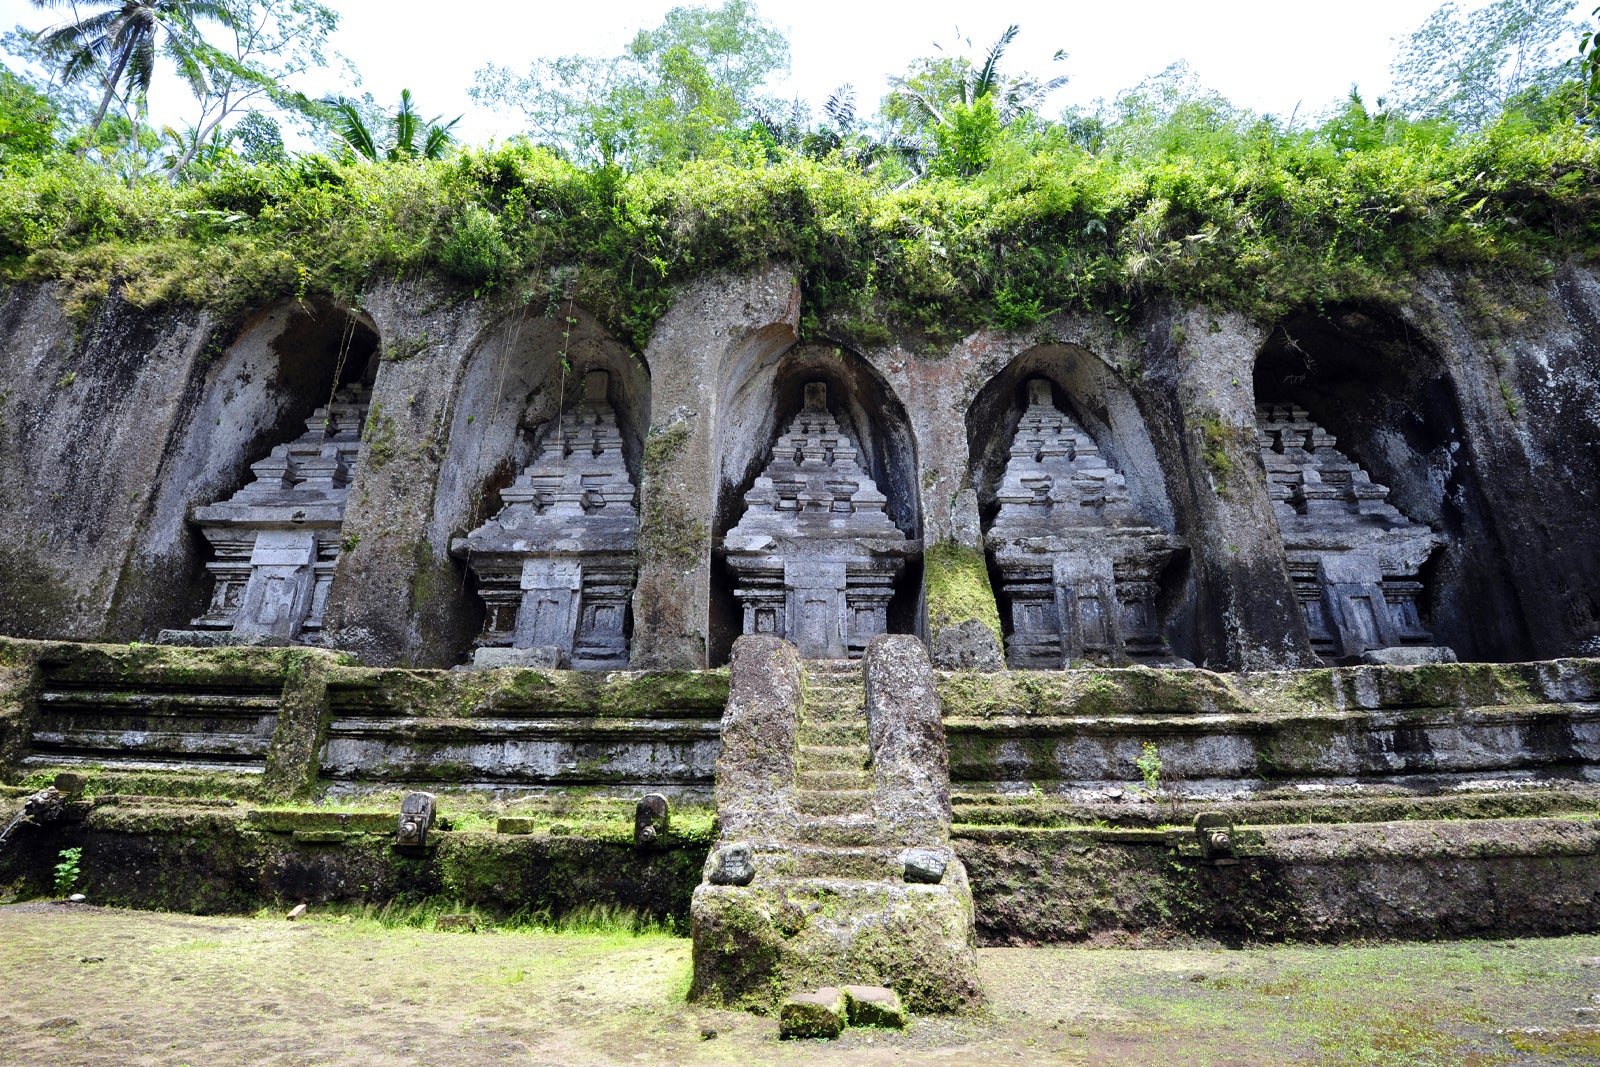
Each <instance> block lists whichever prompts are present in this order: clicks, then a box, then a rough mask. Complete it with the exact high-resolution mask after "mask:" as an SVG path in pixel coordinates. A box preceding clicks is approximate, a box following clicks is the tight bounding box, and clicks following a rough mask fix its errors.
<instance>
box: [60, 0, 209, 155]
mask: <svg viewBox="0 0 1600 1067" xmlns="http://www.w3.org/2000/svg"><path fill="white" fill-rule="evenodd" d="M33 5H34V6H35V7H37V8H41V9H59V8H62V7H69V8H71V10H72V12H73V14H74V16H75V17H74V18H73V19H70V20H68V21H67V22H65V23H63V24H62V25H60V26H57V27H55V28H53V29H49V30H45V31H43V32H42V33H40V34H39V36H38V41H39V44H40V46H41V48H42V50H43V52H44V54H45V56H47V57H49V58H51V59H53V60H55V61H56V62H57V64H58V69H59V74H60V77H61V80H62V81H63V82H66V83H69V84H70V83H73V82H77V81H81V80H83V79H85V78H98V79H99V80H100V81H101V83H102V85H103V86H104V95H103V96H102V97H101V99H100V106H99V108H98V109H97V110H96V111H95V114H94V118H93V119H91V120H90V123H89V139H90V140H93V138H94V136H95V134H96V133H97V132H98V131H99V129H100V124H101V123H102V122H104V121H105V117H106V111H107V109H109V108H110V106H111V102H112V101H113V100H114V99H116V98H117V96H118V94H119V92H120V93H121V94H122V95H123V96H124V98H125V99H127V100H128V101H129V102H131V103H135V110H136V112H137V110H138V107H137V103H136V102H138V101H142V100H143V99H144V98H145V97H146V96H148V95H149V92H150V82H151V80H152V79H153V78H154V77H155V71H156V61H157V58H158V57H160V56H163V55H164V56H166V57H167V59H168V60H169V61H170V62H171V63H172V64H173V66H174V68H175V69H176V71H177V73H178V75H179V76H180V77H182V78H183V79H184V80H185V81H187V82H188V83H189V86H190V88H191V89H193V90H194V93H195V95H196V96H200V95H201V94H202V93H204V92H205V89H206V46H205V45H204V42H203V41H202V40H201V37H200V31H199V27H198V23H200V22H202V21H213V22H226V21H227V20H228V19H229V18H230V17H231V16H230V13H229V11H228V9H227V7H226V6H225V5H224V4H223V3H221V2H220V0H100V5H99V6H102V7H104V8H105V10H102V11H98V12H94V13H91V14H88V15H84V16H82V17H76V16H77V10H78V5H77V3H76V0H33Z"/></svg>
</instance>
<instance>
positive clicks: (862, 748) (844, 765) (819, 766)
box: [795, 744, 872, 772]
mask: <svg viewBox="0 0 1600 1067" xmlns="http://www.w3.org/2000/svg"><path fill="white" fill-rule="evenodd" d="M871 762H872V750H871V749H870V748H869V747H868V746H867V745H865V744H860V745H801V746H800V750H799V753H798V754H797V755H796V757H795V766H796V767H797V768H798V769H799V770H801V771H802V772H810V771H856V770H864V769H866V768H867V767H868V766H869V765H870V764H871Z"/></svg>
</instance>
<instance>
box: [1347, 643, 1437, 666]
mask: <svg viewBox="0 0 1600 1067" xmlns="http://www.w3.org/2000/svg"><path fill="white" fill-rule="evenodd" d="M1361 662H1362V663H1366V664H1371V665H1373V666H1382V667H1421V666H1424V665H1426V664H1430V663H1454V662H1456V650H1455V649H1453V648H1449V647H1448V646H1445V645H1403V646H1401V647H1399V648H1369V649H1367V650H1366V651H1365V652H1363V653H1361Z"/></svg>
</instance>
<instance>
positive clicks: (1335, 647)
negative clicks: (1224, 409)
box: [1256, 404, 1455, 661]
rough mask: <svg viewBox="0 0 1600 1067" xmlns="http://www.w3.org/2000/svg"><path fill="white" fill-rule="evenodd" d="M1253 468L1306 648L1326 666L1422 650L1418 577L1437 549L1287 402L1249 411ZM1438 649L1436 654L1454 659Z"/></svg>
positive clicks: (1425, 640)
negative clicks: (1256, 442)
mask: <svg viewBox="0 0 1600 1067" xmlns="http://www.w3.org/2000/svg"><path fill="white" fill-rule="evenodd" d="M1256 425H1257V428H1258V432H1259V435H1260V443H1261V462H1262V464H1263V465H1264V466H1265V467H1266V470H1267V489H1268V492H1269V493H1270V494H1271V496H1272V507H1273V511H1274V512H1275V513H1276V515H1277V518H1278V531H1279V534H1280V535H1281V536H1282V538H1283V548H1284V552H1285V554H1286V556H1287V558H1288V563H1289V575H1290V577H1291V578H1292V579H1293V581H1294V587H1295V595H1296V597H1297V598H1298V599H1299V601H1300V608H1301V610H1302V611H1303V612H1304V613H1305V618H1306V627H1307V629H1308V630H1309V631H1310V634H1311V645H1312V647H1313V648H1314V649H1316V651H1317V653H1318V655H1320V656H1322V657H1323V658H1324V659H1326V660H1329V661H1335V660H1340V659H1348V658H1351V657H1355V656H1358V655H1360V654H1362V653H1366V652H1372V651H1373V650H1376V649H1386V648H1398V647H1401V646H1407V645H1411V646H1426V645H1429V644H1430V642H1432V640H1433V635H1432V634H1431V633H1429V632H1428V630H1427V629H1426V628H1425V627H1424V626H1423V624H1422V618H1421V615H1420V612H1419V611H1418V608H1417V599H1418V597H1419V596H1420V595H1421V594H1422V591H1423V585H1422V582H1421V580H1420V579H1419V577H1418V575H1419V573H1420V572H1421V570H1422V567H1423V565H1424V564H1425V563H1426V562H1427V561H1428V558H1429V557H1430V556H1431V555H1433V553H1434V551H1435V550H1436V549H1438V548H1439V546H1440V545H1441V544H1443V539H1442V538H1441V537H1439V535H1438V534H1436V533H1435V532H1434V531H1433V530H1432V529H1431V528H1430V527H1428V526H1424V525H1422V524H1421V523H1416V522H1412V521H1411V520H1410V519H1409V518H1407V517H1406V516H1405V515H1403V514H1402V513H1401V512H1400V510H1399V509H1398V508H1396V507H1395V506H1394V505H1393V504H1390V503H1389V489H1388V487H1387V486H1383V485H1379V484H1378V483H1376V482H1374V481H1373V480H1372V478H1371V476H1370V475H1368V473H1367V472H1366V471H1365V470H1363V469H1362V468H1361V466H1360V465H1359V464H1357V463H1356V462H1355V461H1354V460H1352V459H1351V458H1350V457H1349V456H1347V455H1345V454H1344V453H1343V452H1341V451H1339V449H1338V448H1337V447H1336V446H1337V444H1338V441H1337V439H1336V438H1335V437H1334V436H1333V435H1332V434H1330V433H1328V432H1327V431H1326V430H1325V429H1323V428H1322V427H1321V426H1319V425H1318V424H1317V423H1315V422H1313V421H1312V419H1311V416H1310V414H1309V413H1307V412H1306V411H1305V410H1303V409H1302V408H1299V407H1296V406H1294V405H1292V404H1276V405H1262V406H1260V407H1258V408H1257V409H1256ZM1446 651H1447V650H1440V651H1439V652H1437V653H1436V654H1435V655H1436V657H1437V658H1448V659H1454V658H1455V656H1454V653H1449V655H1448V656H1446V655H1445V652H1446Z"/></svg>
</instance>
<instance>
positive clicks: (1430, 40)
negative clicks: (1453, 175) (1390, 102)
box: [1393, 0, 1578, 129]
mask: <svg viewBox="0 0 1600 1067" xmlns="http://www.w3.org/2000/svg"><path fill="white" fill-rule="evenodd" d="M1576 6H1577V0H1493V2H1492V3H1489V4H1488V5H1486V6H1484V7H1481V8H1478V9H1476V10H1472V11H1462V10H1461V8H1460V6H1459V5H1458V4H1456V3H1455V2H1454V0H1452V2H1450V3H1446V4H1444V5H1443V6H1441V7H1440V8H1439V9H1438V10H1437V11H1435V12H1434V13H1433V14H1432V15H1430V16H1428V20H1427V21H1426V22H1424V23H1423V24H1422V26H1421V27H1420V28H1418V29H1417V31H1416V32H1415V33H1413V34H1412V35H1411V36H1410V37H1409V38H1407V39H1406V42H1405V44H1404V46H1403V47H1402V48H1401V51H1400V55H1399V56H1398V57H1397V58H1396V59H1395V62H1394V70H1393V73H1394V84H1395V90H1396V103H1398V104H1399V106H1400V107H1401V108H1402V109H1404V110H1405V111H1407V112H1408V113H1410V114H1411V115H1413V116H1415V117H1419V118H1444V119H1449V120H1451V121H1453V122H1455V123H1456V124H1457V125H1458V126H1461V127H1462V128H1464V129H1477V128H1478V127H1480V126H1483V125H1484V124H1485V123H1487V122H1489V121H1490V120H1491V119H1493V118H1494V117H1495V116H1496V115H1498V114H1500V112H1501V111H1502V110H1504V108H1505V106H1506V103H1507V101H1509V100H1511V99H1512V98H1513V97H1516V96H1518V95H1520V94H1524V93H1526V92H1528V91H1529V90H1535V91H1541V92H1549V91H1550V90H1551V89H1554V88H1555V87H1556V86H1557V85H1559V84H1560V83H1561V82H1562V81H1564V80H1566V78H1567V77H1568V71H1567V70H1566V66H1565V65H1566V60H1567V58H1568V57H1569V56H1570V55H1571V54H1572V51H1573V42H1574V41H1575V40H1576V38H1577V35H1578V31H1577V27H1576V26H1575V25H1574V24H1573V23H1572V22H1570V21H1569V20H1568V16H1569V15H1571V14H1572V11H1573V8H1575V7H1576Z"/></svg>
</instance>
